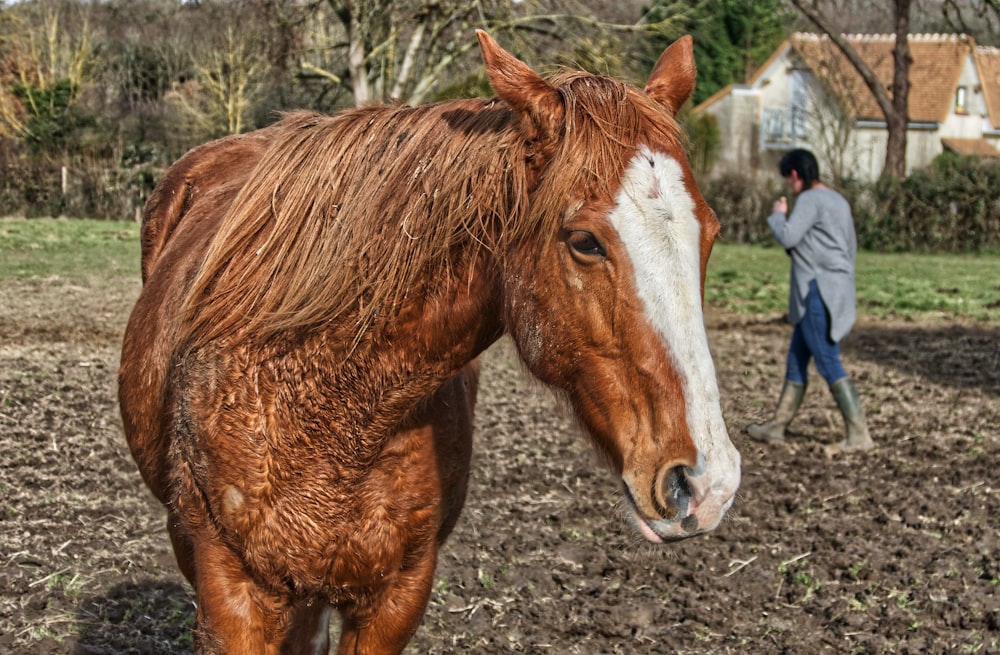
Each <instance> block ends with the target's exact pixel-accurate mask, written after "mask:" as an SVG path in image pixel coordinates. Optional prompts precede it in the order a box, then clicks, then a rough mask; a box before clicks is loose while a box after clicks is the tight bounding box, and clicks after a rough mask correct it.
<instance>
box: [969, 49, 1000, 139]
mask: <svg viewBox="0 0 1000 655" xmlns="http://www.w3.org/2000/svg"><path fill="white" fill-rule="evenodd" d="M975 58H976V68H977V69H978V70H979V80H980V83H981V84H982V85H983V97H984V98H986V112H987V114H989V117H990V124H991V125H993V126H994V127H1000V48H988V47H985V46H977V47H976V50H975Z"/></svg>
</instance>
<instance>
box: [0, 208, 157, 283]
mask: <svg viewBox="0 0 1000 655" xmlns="http://www.w3.org/2000/svg"><path fill="white" fill-rule="evenodd" d="M53 276H57V277H62V278H67V279H73V280H79V281H89V280H94V279H101V278H115V277H122V276H135V277H136V279H138V276H139V225H138V224H137V223H133V222H120V221H93V220H81V219H64V218H58V219H41V218H40V219H28V220H25V219H16V218H15V219H11V218H5V219H0V277H3V278H46V277H53Z"/></svg>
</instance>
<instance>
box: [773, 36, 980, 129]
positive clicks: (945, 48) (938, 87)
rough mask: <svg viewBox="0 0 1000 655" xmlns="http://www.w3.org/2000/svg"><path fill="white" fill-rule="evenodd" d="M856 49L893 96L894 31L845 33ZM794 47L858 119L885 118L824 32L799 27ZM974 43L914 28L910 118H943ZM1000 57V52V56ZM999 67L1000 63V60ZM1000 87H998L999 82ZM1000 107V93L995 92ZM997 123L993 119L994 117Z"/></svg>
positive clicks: (911, 46) (966, 39)
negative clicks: (804, 30) (813, 32)
mask: <svg viewBox="0 0 1000 655" xmlns="http://www.w3.org/2000/svg"><path fill="white" fill-rule="evenodd" d="M845 38H846V39H847V41H848V42H849V43H850V44H851V46H853V47H854V49H855V50H856V51H857V53H858V55H859V56H861V58H862V59H864V60H865V62H866V63H867V64H868V65H869V67H871V69H872V71H873V72H874V73H875V75H876V77H878V79H879V80H880V81H881V82H882V83H883V84H884V85H885V89H886V93H887V94H888V95H889V97H892V75H893V68H894V66H893V59H892V50H893V47H894V45H895V42H896V36H895V35H894V34H888V35H885V34H875V35H872V34H850V35H845ZM790 41H791V44H792V47H793V48H794V50H795V52H796V53H798V55H799V57H801V59H802V61H803V62H804V63H805V64H806V66H808V67H809V68H810V69H811V70H812V71H813V73H814V74H816V75H817V76H819V77H822V78H823V79H825V80H826V82H827V83H828V84H829V85H830V86H831V89H832V90H833V91H834V93H835V94H837V95H838V96H839V97H841V98H845V99H847V100H848V102H849V104H850V106H849V107H848V109H849V110H850V111H851V112H852V113H853V114H854V116H855V117H857V118H859V119H866V118H869V119H874V120H884V116H883V114H882V110H881V109H880V108H879V106H878V103H877V102H876V101H875V96H874V95H872V93H871V91H870V90H869V89H868V87H867V86H866V85H865V83H864V80H862V78H861V75H860V74H858V72H857V71H856V70H855V69H854V67H853V66H852V65H851V64H850V62H848V61H847V58H846V57H845V56H844V55H843V53H841V52H840V49H839V48H837V46H836V45H835V44H834V43H833V41H831V40H830V39H829V38H828V37H826V36H819V35H816V34H809V33H802V32H797V33H795V34H793V35H792V37H791V39H790ZM974 48H975V42H974V41H973V39H972V38H971V37H968V36H965V35H957V34H910V35H909V50H910V57H911V58H912V60H913V62H912V63H911V64H910V71H909V73H910V74H909V78H910V95H909V98H908V101H907V104H908V110H909V114H910V116H909V118H910V120H911V121H917V122H938V123H940V122H943V121H944V120H945V118H946V117H947V116H948V112H949V111H950V110H951V107H952V104H953V103H954V101H955V87H956V86H957V84H958V80H959V76H960V75H961V74H962V67H963V66H964V65H965V61H966V58H967V57H968V56H969V55H970V54H971V53H972V51H973V49H974ZM997 59H1000V57H997ZM997 71H998V72H1000V65H998V66H997ZM997 92H998V93H1000V87H998V91H997ZM995 100H996V102H997V111H998V112H1000V97H997V98H995ZM994 123H995V121H994Z"/></svg>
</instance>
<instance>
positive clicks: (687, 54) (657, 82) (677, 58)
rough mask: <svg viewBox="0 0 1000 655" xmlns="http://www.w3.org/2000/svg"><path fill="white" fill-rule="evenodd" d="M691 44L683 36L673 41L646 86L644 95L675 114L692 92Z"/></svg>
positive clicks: (692, 54)
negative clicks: (660, 103)
mask: <svg viewBox="0 0 1000 655" xmlns="http://www.w3.org/2000/svg"><path fill="white" fill-rule="evenodd" d="M695 74H696V72H695V66H694V40H693V39H692V38H691V35H690V34H688V35H685V36H683V37H681V38H680V39H678V40H676V41H674V42H673V43H671V44H670V46H669V47H668V48H667V49H666V50H664V51H663V54H662V55H660V60H659V61H657V62H656V66H653V72H652V73H650V74H649V80H648V81H647V82H646V95H648V96H649V97H650V98H653V99H654V100H657V101H659V102H662V103H663V104H664V105H666V106H667V108H668V109H670V111H671V113H673V114H675V115H676V114H677V111H678V110H679V109H680V108H681V105H683V104H684V103H685V102H687V99H688V98H690V97H691V92H692V91H694V80H695Z"/></svg>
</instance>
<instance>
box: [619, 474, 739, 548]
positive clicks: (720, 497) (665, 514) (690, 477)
mask: <svg viewBox="0 0 1000 655" xmlns="http://www.w3.org/2000/svg"><path fill="white" fill-rule="evenodd" d="M739 480H740V475H739V456H738V455H737V456H736V461H735V462H733V463H732V466H731V467H726V468H725V469H723V470H722V471H716V472H699V471H698V470H697V469H693V468H691V467H688V466H685V465H683V464H680V465H674V466H667V467H664V469H663V470H662V471H661V472H660V474H659V475H658V476H656V477H655V481H654V482H653V484H652V485H651V488H650V490H649V492H648V493H647V494H646V495H645V496H643V495H641V492H640V491H639V489H640V487H637V485H636V484H635V482H634V480H632V479H630V476H628V475H627V474H626V475H623V476H622V482H623V488H624V491H623V493H624V496H625V501H626V504H627V507H628V510H629V518H630V520H631V522H632V524H633V525H634V527H635V528H636V529H637V530H638V532H639V533H640V534H642V536H643V537H644V538H645V539H646V540H647V541H649V542H651V543H656V544H660V543H665V542H668V541H677V540H679V539H686V538H688V537H693V536H695V535H699V534H702V533H705V532H709V531H711V530H714V529H715V528H716V527H718V525H719V523H720V522H721V521H722V518H723V517H724V516H725V514H726V512H727V511H728V510H729V508H730V507H732V504H733V501H734V500H735V498H736V490H737V488H738V487H739Z"/></svg>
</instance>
